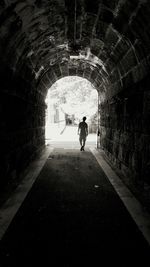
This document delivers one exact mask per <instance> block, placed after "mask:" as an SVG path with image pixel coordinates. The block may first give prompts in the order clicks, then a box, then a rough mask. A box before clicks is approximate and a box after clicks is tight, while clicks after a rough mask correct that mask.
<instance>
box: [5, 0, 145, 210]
mask: <svg viewBox="0 0 150 267" xmlns="http://www.w3.org/2000/svg"><path fill="white" fill-rule="evenodd" d="M149 18H150V2H149V1H148V0H132V1H130V0H111V1H109V0H94V1H92V0H72V1H69V0H50V1H46V0H30V1H29V0H27V1H19V0H1V1H0V59H1V60H0V62H1V64H0V118H1V120H0V129H1V130H0V142H1V155H0V161H1V166H0V188H1V189H0V191H1V193H2V192H3V190H5V188H6V187H7V186H8V184H11V183H12V181H13V182H14V181H20V180H21V179H22V176H23V174H24V172H25V170H26V168H27V167H28V165H29V164H30V163H31V162H32V161H33V160H34V159H35V158H36V157H38V155H39V154H40V153H41V152H42V151H43V150H44V149H45V110H46V104H45V98H46V96H47V92H48V90H49V88H50V87H51V86H52V85H53V84H54V83H55V82H56V81H57V80H59V79H61V78H63V77H67V76H78V77H82V78H85V79H87V80H88V81H90V82H91V83H92V84H93V86H94V88H96V90H97V91H98V117H99V120H98V125H97V138H98V142H97V149H101V150H103V151H104V153H105V156H106V159H107V160H108V161H109V163H110V164H111V166H112V167H113V168H114V169H115V170H116V172H117V173H118V174H119V175H120V176H121V179H122V180H123V181H124V183H125V184H126V185H127V186H129V188H130V189H131V190H132V191H133V192H134V193H135V194H136V196H137V198H138V199H140V200H141V201H143V202H144V204H145V205H146V206H147V208H148V209H149V210H150V191H149V189H150V86H149V84H150V19H149Z"/></svg>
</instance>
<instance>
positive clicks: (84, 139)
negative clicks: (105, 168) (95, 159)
mask: <svg viewBox="0 0 150 267" xmlns="http://www.w3.org/2000/svg"><path fill="white" fill-rule="evenodd" d="M85 141H86V137H84V138H83V146H82V150H84V147H85Z"/></svg>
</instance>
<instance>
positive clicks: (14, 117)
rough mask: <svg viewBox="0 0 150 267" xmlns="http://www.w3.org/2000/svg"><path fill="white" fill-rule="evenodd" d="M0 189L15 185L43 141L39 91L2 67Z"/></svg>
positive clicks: (0, 78)
mask: <svg viewBox="0 0 150 267" xmlns="http://www.w3.org/2000/svg"><path fill="white" fill-rule="evenodd" d="M0 80H1V86H0V119H1V130H0V143H1V154H0V162H1V164H0V188H1V189H0V190H1V191H2V190H3V188H4V187H5V186H6V185H8V184H11V183H12V184H16V183H17V181H18V180H19V179H20V178H21V173H23V170H25V168H26V166H27V165H28V164H29V162H30V161H31V159H33V158H34V157H35V155H36V154H37V152H39V149H41V148H42V147H43V145H44V140H45V128H44V126H45V104H44V102H42V97H41V95H40V94H38V92H37V91H36V90H35V89H34V88H31V85H30V84H29V83H28V82H27V81H26V80H24V79H23V78H21V77H16V75H15V76H14V75H13V73H12V71H10V70H9V69H8V68H5V67H4V65H3V72H2V75H1V77H0Z"/></svg>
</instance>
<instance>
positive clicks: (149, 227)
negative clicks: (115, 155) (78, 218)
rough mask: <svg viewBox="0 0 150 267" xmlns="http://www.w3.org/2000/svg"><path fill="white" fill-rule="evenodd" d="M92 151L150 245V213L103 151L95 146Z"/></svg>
mask: <svg viewBox="0 0 150 267" xmlns="http://www.w3.org/2000/svg"><path fill="white" fill-rule="evenodd" d="M90 151H91V152H92V154H93V155H94V157H95V158H96V160H97V162H98V163H99V165H100V167H101V168H102V169H103V171H104V173H105V174H106V176H107V177H108V179H109V181H110V183H111V184H112V185H113V187H114V189H115V190H116V192H117V194H118V195H119V197H120V199H121V200H122V202H123V203H124V205H125V207H126V208H127V210H128V212H129V213H130V215H131V217H132V218H133V220H134V221H135V223H136V224H137V226H138V228H139V230H140V231H141V232H142V234H143V236H144V237H145V239H146V240H147V241H148V243H149V245H150V214H149V213H148V212H147V211H146V210H145V209H144V208H143V206H142V205H141V203H140V202H139V201H138V200H137V199H136V198H135V197H134V195H133V194H132V193H131V192H130V191H129V189H128V188H127V187H126V186H125V185H124V183H123V182H122V181H121V180H120V178H119V177H118V175H117V174H116V173H115V172H114V171H113V170H112V168H111V167H110V166H109V165H108V163H107V162H106V161H105V160H104V157H103V153H104V152H103V151H98V150H96V149H95V148H92V147H91V148H90Z"/></svg>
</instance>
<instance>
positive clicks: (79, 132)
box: [78, 124, 80, 134]
mask: <svg viewBox="0 0 150 267" xmlns="http://www.w3.org/2000/svg"><path fill="white" fill-rule="evenodd" d="M78 134H80V124H79V126H78Z"/></svg>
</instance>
